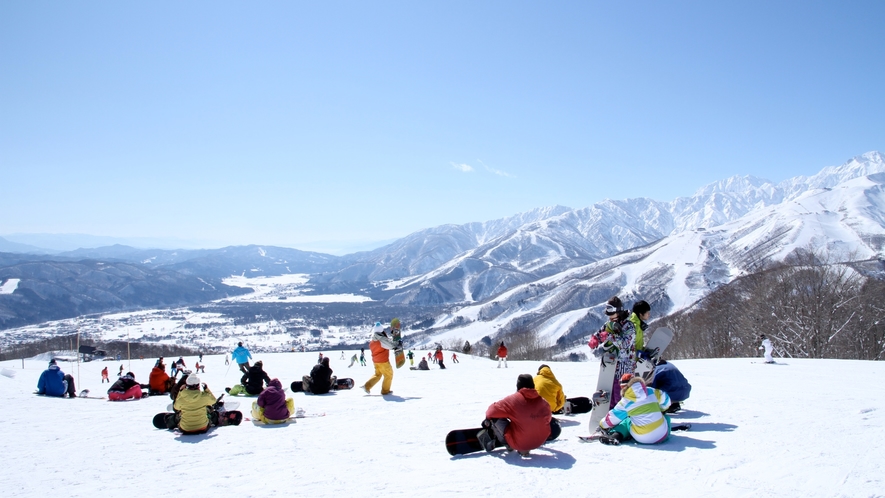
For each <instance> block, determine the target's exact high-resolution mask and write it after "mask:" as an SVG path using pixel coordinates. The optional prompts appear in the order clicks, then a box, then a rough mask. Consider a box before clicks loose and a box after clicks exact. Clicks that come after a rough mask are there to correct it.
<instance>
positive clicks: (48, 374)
mask: <svg viewBox="0 0 885 498" xmlns="http://www.w3.org/2000/svg"><path fill="white" fill-rule="evenodd" d="M67 389H68V386H66V385H65V373H64V372H62V371H61V369H60V368H58V365H50V366H49V368H47V369H46V370H44V371H43V373H42V374H40V380H38V381H37V394H45V395H46V396H64V395H65V392H67Z"/></svg>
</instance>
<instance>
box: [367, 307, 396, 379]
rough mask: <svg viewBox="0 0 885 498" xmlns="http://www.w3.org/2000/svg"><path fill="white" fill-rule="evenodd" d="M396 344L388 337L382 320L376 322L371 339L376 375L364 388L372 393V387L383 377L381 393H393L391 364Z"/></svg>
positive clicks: (370, 344)
mask: <svg viewBox="0 0 885 498" xmlns="http://www.w3.org/2000/svg"><path fill="white" fill-rule="evenodd" d="M394 346H395V344H394V342H393V340H392V339H391V338H389V337H387V332H385V331H384V327H382V326H381V323H380V322H376V323H375V327H374V328H373V329H372V340H370V341H369V349H370V350H371V351H372V361H373V362H374V363H375V375H374V376H372V378H371V379H369V380H368V381H366V383H365V384H364V385H363V390H364V391H366V394H370V393H371V391H372V387H374V386H375V384H377V383H378V381H379V380H381V379H382V377H383V379H384V380H383V381H382V382H381V394H382V395H388V394H392V393H393V391H391V390H390V385H391V384H392V383H393V367H392V366H391V365H390V350H391V349H393V348H394Z"/></svg>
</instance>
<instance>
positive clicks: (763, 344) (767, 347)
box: [759, 334, 774, 363]
mask: <svg viewBox="0 0 885 498" xmlns="http://www.w3.org/2000/svg"><path fill="white" fill-rule="evenodd" d="M759 340H760V341H762V342H761V344H759V349H760V350H761V349H764V350H765V363H774V358H772V357H771V352H772V350H774V347H773V346H772V345H771V340H770V339H769V338H768V337H765V334H762V335H760V336H759Z"/></svg>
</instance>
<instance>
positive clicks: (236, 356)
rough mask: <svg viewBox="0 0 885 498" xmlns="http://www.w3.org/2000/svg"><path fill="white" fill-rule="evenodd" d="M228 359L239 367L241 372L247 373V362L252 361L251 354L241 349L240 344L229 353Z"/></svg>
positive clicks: (243, 348) (241, 344)
mask: <svg viewBox="0 0 885 498" xmlns="http://www.w3.org/2000/svg"><path fill="white" fill-rule="evenodd" d="M230 358H231V359H232V360H233V361H234V363H236V364H237V365H238V366H239V367H240V371H241V372H243V373H248V372H249V360H251V359H252V353H250V352H249V350H248V349H246V348H245V347H243V343H242V342H239V343H237V348H236V349H234V350H233V352H231V354H230Z"/></svg>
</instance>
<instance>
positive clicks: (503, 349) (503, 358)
mask: <svg viewBox="0 0 885 498" xmlns="http://www.w3.org/2000/svg"><path fill="white" fill-rule="evenodd" d="M496 356H497V357H498V368H501V362H504V368H507V346H505V345H504V341H501V344H500V345H498V353H497V354H496Z"/></svg>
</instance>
